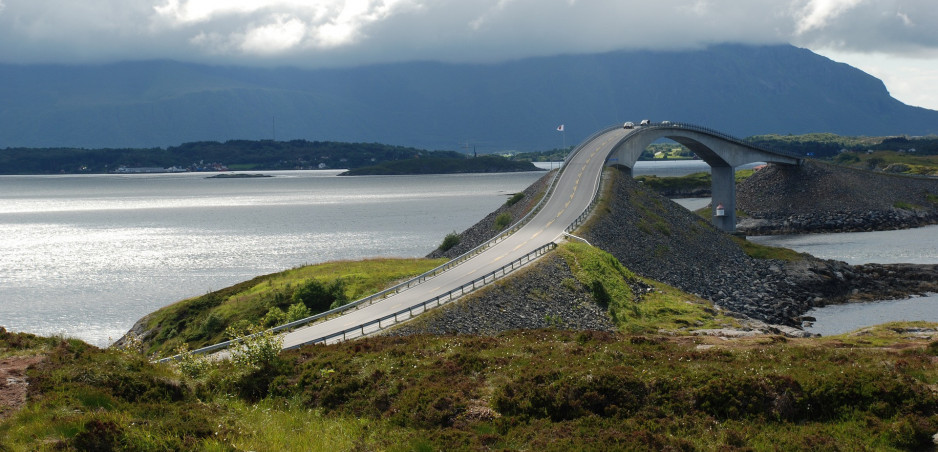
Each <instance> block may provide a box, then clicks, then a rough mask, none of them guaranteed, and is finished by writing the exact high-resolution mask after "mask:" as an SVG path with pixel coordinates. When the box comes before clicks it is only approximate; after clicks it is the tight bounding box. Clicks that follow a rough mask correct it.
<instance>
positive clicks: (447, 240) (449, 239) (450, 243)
mask: <svg viewBox="0 0 938 452" xmlns="http://www.w3.org/2000/svg"><path fill="white" fill-rule="evenodd" d="M460 240H461V239H460V238H459V234H457V233H456V231H453V232H450V233H449V234H446V237H443V243H441V244H440V251H443V252H446V251H449V250H450V249H451V248H453V247H454V246H456V245H459V241H460Z"/></svg>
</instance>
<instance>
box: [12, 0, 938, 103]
mask: <svg viewBox="0 0 938 452" xmlns="http://www.w3.org/2000/svg"><path fill="white" fill-rule="evenodd" d="M936 30H938V2H936V0H643V1H634V0H0V62H3V63H15V64H33V63H60V64H83V63H95V64H98V63H109V62H115V61H130V60H149V59H171V60H178V61H189V62H198V63H205V64H225V65H250V66H296V67H306V68H318V67H347V66H359V65H367V64H376V63H390V62H398V61H415V60H432V61H445V62H457V63H490V62H499V61H506V60H513V59H518V58H525V57H534V56H549V55H557V54H578V53H597V52H607V51H613V50H640V49H643V50H687V49H699V48H705V47H706V46H708V45H712V44H720V43H743V44H755V45H763V44H785V43H787V44H792V45H795V46H798V47H802V48H807V49H810V50H812V51H814V52H816V53H818V54H820V55H823V56H825V57H828V58H830V59H832V60H835V61H839V62H844V63H847V64H850V65H852V66H855V67H857V68H859V69H861V70H863V71H865V72H867V73H869V74H871V75H873V76H875V77H878V78H880V79H881V80H883V82H884V83H885V85H886V88H887V89H888V90H889V92H890V93H891V94H892V95H893V97H895V98H897V99H899V100H900V101H902V102H904V103H906V104H909V105H915V106H920V107H925V108H930V109H934V110H938V31H936ZM0 83H2V81H0Z"/></svg>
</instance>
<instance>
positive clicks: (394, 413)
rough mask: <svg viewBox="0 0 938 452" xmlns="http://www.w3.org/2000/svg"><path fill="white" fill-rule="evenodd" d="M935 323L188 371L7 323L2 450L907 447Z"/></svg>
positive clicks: (290, 359) (493, 346)
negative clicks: (19, 396)
mask: <svg viewBox="0 0 938 452" xmlns="http://www.w3.org/2000/svg"><path fill="white" fill-rule="evenodd" d="M936 327H938V325H935V324H890V325H886V326H882V327H877V328H871V329H867V330H865V331H862V332H859V333H854V334H848V335H844V336H837V337H830V338H821V339H798V340H792V339H785V338H782V337H777V336H763V337H754V338H746V339H733V340H726V339H720V338H713V337H694V336H673V335H647V334H646V335H635V334H610V333H596V332H575V331H560V330H536V331H531V330H528V331H514V332H509V333H504V334H501V335H499V336H495V337H478V336H413V337H406V338H401V337H395V338H391V337H374V338H368V339H364V340H359V341H354V342H348V343H344V344H338V345H330V346H314V347H307V348H304V349H300V350H296V351H291V352H284V353H281V355H280V356H279V357H278V358H277V359H276V360H274V362H271V363H269V364H268V365H266V366H264V367H261V368H258V369H253V370H252V369H243V368H235V367H234V366H233V364H232V363H231V362H229V361H223V362H218V363H214V364H210V365H209V366H208V367H207V368H206V369H205V370H204V372H202V373H201V374H199V375H195V376H192V377H190V376H186V375H183V374H182V373H181V372H179V371H178V370H177V369H175V368H174V367H173V366H172V365H167V364H153V363H150V362H149V361H147V360H146V359H144V358H143V357H142V355H140V354H136V353H133V352H130V351H121V350H101V349H97V348H94V347H92V346H89V345H87V344H83V343H81V342H78V341H72V340H63V339H58V338H36V337H33V336H29V335H25V334H10V333H6V332H3V333H2V334H0V350H2V352H3V353H4V354H6V353H8V352H9V351H10V350H16V351H17V353H33V354H42V355H44V356H45V360H44V361H42V362H41V363H40V364H38V365H36V366H35V367H33V368H31V369H30V370H29V377H30V385H31V386H30V392H29V397H28V402H27V404H26V406H25V407H23V408H22V409H20V410H19V411H17V412H16V413H14V414H12V415H10V416H9V417H8V418H6V419H4V420H2V422H0V450H313V451H315V450H330V451H332V450H915V449H921V448H925V447H928V446H929V445H930V443H931V436H932V435H933V434H934V433H935V432H938V394H936V391H935V387H936V385H938V366H936V361H938V356H936V355H938V342H936V341H935V340H934V339H933V338H929V334H924V335H923V334H922V333H921V331H923V330H924V331H929V329H930V330H931V331H932V332H931V333H930V334H931V336H934V335H935V333H934V329H935V328H936Z"/></svg>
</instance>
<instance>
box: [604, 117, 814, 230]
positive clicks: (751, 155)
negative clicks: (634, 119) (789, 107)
mask: <svg viewBox="0 0 938 452" xmlns="http://www.w3.org/2000/svg"><path fill="white" fill-rule="evenodd" d="M598 135H599V136H607V135H612V136H616V137H617V141H616V142H615V143H614V144H612V145H611V147H610V151H609V156H608V157H607V159H606V163H607V165H622V166H625V167H628V168H632V167H634V165H635V162H636V161H638V158H639V157H640V156H641V155H642V151H644V150H645V148H646V147H648V145H649V144H651V143H653V142H654V141H656V140H659V139H661V138H667V139H670V140H674V141H676V142H678V143H680V144H682V145H684V146H686V147H687V148H688V149H690V150H691V151H693V152H694V154H696V155H697V156H698V157H700V158H701V160H703V161H705V162H707V164H708V165H710V168H711V178H712V193H713V202H712V205H713V224H714V226H716V227H717V228H719V229H721V230H723V231H727V232H732V231H735V230H736V180H735V173H736V168H737V167H739V166H741V165H745V164H748V163H755V162H767V163H780V164H783V165H801V164H802V163H803V161H804V158H803V157H800V156H797V155H794V154H791V153H787V152H781V151H774V150H770V149H766V148H763V147H760V146H756V145H753V144H750V143H747V142H745V141H743V140H741V139H739V138H734V137H731V136H729V135H726V134H724V133H722V132H718V131H716V130H713V129H709V128H706V127H701V126H696V125H693V124H686V123H672V122H661V123H652V124H649V125H645V126H638V127H634V128H632V129H627V128H625V127H622V126H616V127H610V128H607V129H604V130H602V131H600V132H599V133H598ZM719 206H722V209H720V208H718V207H719Z"/></svg>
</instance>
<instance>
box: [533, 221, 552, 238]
mask: <svg viewBox="0 0 938 452" xmlns="http://www.w3.org/2000/svg"><path fill="white" fill-rule="evenodd" d="M551 221H552V222H553V220H551ZM548 224H550V223H548ZM542 232H544V230H543V229H541V230H540V231H537V232H535V233H534V235H532V236H531V240H534V238H535V237H537V236H539V235H541V233H542Z"/></svg>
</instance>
